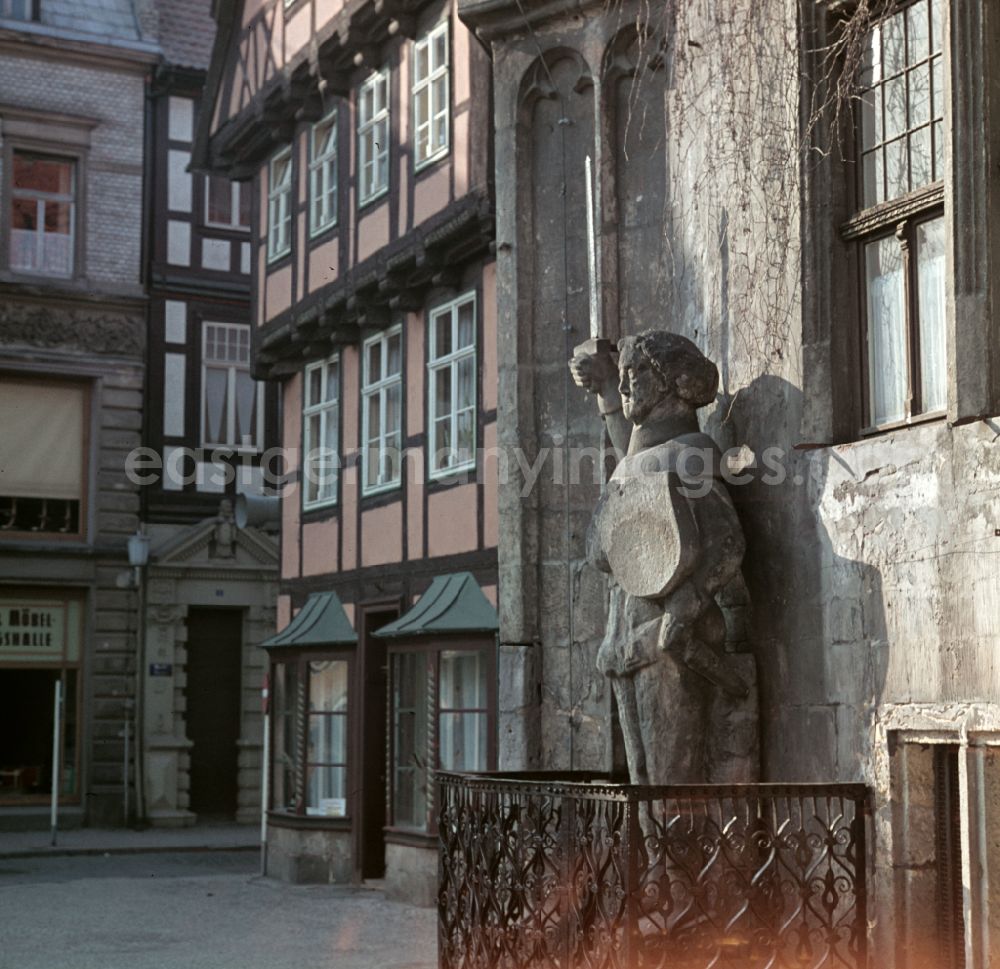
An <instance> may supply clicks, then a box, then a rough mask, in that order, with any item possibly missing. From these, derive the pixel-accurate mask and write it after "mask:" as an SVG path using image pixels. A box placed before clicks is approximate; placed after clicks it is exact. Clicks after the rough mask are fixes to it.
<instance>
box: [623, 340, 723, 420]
mask: <svg viewBox="0 0 1000 969" xmlns="http://www.w3.org/2000/svg"><path fill="white" fill-rule="evenodd" d="M618 372H619V376H620V382H619V385H618V389H619V391H620V392H621V395H622V411H623V413H624V414H625V416H626V417H627V418H628V419H629V420H631V421H632V422H633V423H635V424H642V423H643V422H644V421H646V420H647V419H648V418H649V417H650V416H651V415H652V416H654V417H655V416H661V415H663V416H666V414H670V413H678V412H679V411H681V410H685V409H686V410H689V411H691V412H694V411H695V410H697V409H698V408H699V407H704V406H706V405H707V404H710V403H711V402H712V401H713V400H715V395H716V392H717V391H718V389H719V371H718V370H717V369H716V366H715V364H714V363H712V361H711V360H709V359H708V357H706V356H705V354H703V353H702V352H701V350H699V349H698V347H697V346H695V344H693V343H692V342H691V341H690V340H689V339H687V337H683V336H680V335H679V334H677V333H670V332H668V331H667V330H645V331H644V332H642V333H639V334H637V335H636V336H627V337H624V338H623V339H621V340H619V341H618Z"/></svg>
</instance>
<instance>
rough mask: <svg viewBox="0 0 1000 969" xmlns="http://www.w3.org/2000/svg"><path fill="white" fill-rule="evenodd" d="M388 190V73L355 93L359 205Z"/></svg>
mask: <svg viewBox="0 0 1000 969" xmlns="http://www.w3.org/2000/svg"><path fill="white" fill-rule="evenodd" d="M388 188H389V69H388V68H384V69H383V70H381V71H376V72H375V73H374V74H372V75H371V77H369V78H368V80H366V81H365V82H364V84H362V85H361V87H360V88H359V89H358V202H359V204H361V205H363V204H364V203H365V202H369V201H371V200H372V199H373V198H375V197H376V196H378V195H381V194H382V193H383V192H385V191H386V190H387V189H388Z"/></svg>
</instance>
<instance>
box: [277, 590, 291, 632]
mask: <svg viewBox="0 0 1000 969" xmlns="http://www.w3.org/2000/svg"><path fill="white" fill-rule="evenodd" d="M277 613H278V615H277V627H276V628H275V632H278V633H280V632H281V630H282V629H284V628H285V626H287V625H288V624H289V623H290V622H291V621H292V597H291V596H289V595H280V596H278V601H277Z"/></svg>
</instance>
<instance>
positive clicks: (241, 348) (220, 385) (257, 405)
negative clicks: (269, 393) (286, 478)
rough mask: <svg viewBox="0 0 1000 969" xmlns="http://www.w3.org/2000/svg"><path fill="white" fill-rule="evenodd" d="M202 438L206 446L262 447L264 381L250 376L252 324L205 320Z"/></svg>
mask: <svg viewBox="0 0 1000 969" xmlns="http://www.w3.org/2000/svg"><path fill="white" fill-rule="evenodd" d="M201 385H202V407H201V413H202V417H201V427H202V431H201V441H202V444H203V445H205V446H206V447H217V446H222V447H235V448H252V449H256V448H259V447H260V440H261V431H260V427H261V415H262V413H263V400H262V398H263V392H264V388H263V385H262V384H258V383H257V381H255V380H254V379H253V377H251V376H250V327H249V326H247V325H245V324H243V323H205V324H204V331H203V343H202V382H201Z"/></svg>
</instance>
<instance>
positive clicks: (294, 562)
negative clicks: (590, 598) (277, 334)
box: [281, 374, 302, 579]
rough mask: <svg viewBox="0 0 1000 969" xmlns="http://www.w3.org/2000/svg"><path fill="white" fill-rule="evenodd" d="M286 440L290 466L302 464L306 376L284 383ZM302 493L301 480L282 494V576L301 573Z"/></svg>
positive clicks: (284, 440) (290, 576)
mask: <svg viewBox="0 0 1000 969" xmlns="http://www.w3.org/2000/svg"><path fill="white" fill-rule="evenodd" d="M282 412H283V421H282V443H283V445H284V447H285V449H286V452H287V456H286V462H287V463H286V470H287V469H289V468H288V465H289V464H291V463H293V462H294V464H295V465H297V464H298V461H299V445H300V435H301V430H302V426H301V415H302V377H301V375H300V374H296V375H295V376H294V377H290V378H289V379H288V380H286V381H285V382H284V384H283V385H282ZM301 508H302V492H301V491H300V489H299V484H298V482H297V481H296V482H294V483H290V484H287V485H285V487H284V489H283V491H282V493H281V577H282V578H283V579H284V578H293V577H295V576H297V575H298V574H299V519H300V515H301Z"/></svg>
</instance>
